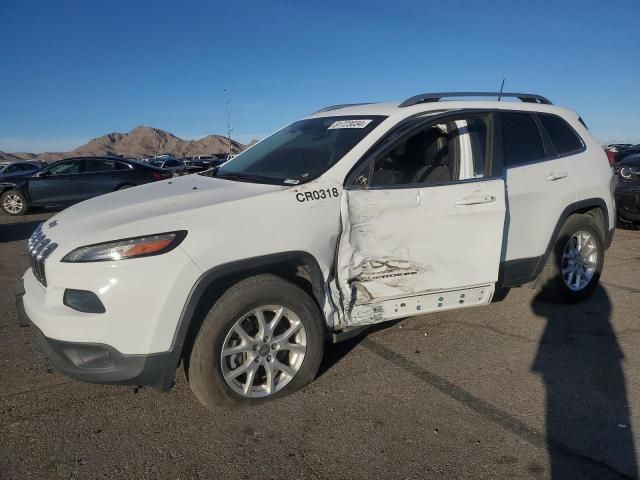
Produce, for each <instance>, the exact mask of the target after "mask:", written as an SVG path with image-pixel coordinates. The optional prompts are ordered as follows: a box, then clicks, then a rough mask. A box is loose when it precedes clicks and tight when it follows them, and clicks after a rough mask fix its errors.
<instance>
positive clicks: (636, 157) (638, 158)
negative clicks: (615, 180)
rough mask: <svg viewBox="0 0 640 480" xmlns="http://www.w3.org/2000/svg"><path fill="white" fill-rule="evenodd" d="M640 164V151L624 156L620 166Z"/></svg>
mask: <svg viewBox="0 0 640 480" xmlns="http://www.w3.org/2000/svg"><path fill="white" fill-rule="evenodd" d="M625 165H627V166H631V165H633V166H639V165H640V153H634V154H633V155H629V156H628V157H624V158H623V159H622V160H621V161H620V166H625Z"/></svg>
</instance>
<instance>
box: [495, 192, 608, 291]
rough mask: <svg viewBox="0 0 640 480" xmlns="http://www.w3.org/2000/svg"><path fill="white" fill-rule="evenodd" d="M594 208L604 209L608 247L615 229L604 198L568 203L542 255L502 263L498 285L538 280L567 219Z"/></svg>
mask: <svg viewBox="0 0 640 480" xmlns="http://www.w3.org/2000/svg"><path fill="white" fill-rule="evenodd" d="M593 208H600V209H601V210H602V214H603V216H604V227H605V231H604V232H603V234H604V243H605V248H606V249H608V248H609V246H610V245H611V241H612V239H613V232H614V229H609V210H608V208H607V203H606V202H605V201H604V199H602V198H587V199H584V200H579V201H577V202H574V203H571V204H569V205H567V207H566V208H565V209H564V210H563V211H562V213H561V214H560V217H559V218H558V221H557V222H556V226H555V228H554V229H553V232H552V233H551V236H550V237H549V243H548V244H547V248H546V250H545V251H544V253H543V254H542V255H540V256H539V257H532V258H522V259H515V260H509V261H506V262H504V263H502V264H501V265H500V271H499V274H498V286H499V287H504V288H511V287H517V286H520V285H524V284H527V283H530V282H533V281H534V280H536V279H537V278H538V276H539V275H540V274H541V273H542V270H543V269H544V266H545V265H546V264H547V260H548V259H549V255H551V252H552V251H553V246H554V245H555V243H556V241H557V239H558V236H559V235H560V230H561V229H562V227H563V225H564V223H565V222H566V221H567V218H569V217H570V216H571V215H573V214H575V213H577V212H580V211H584V210H589V209H593Z"/></svg>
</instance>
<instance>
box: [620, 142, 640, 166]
mask: <svg viewBox="0 0 640 480" xmlns="http://www.w3.org/2000/svg"><path fill="white" fill-rule="evenodd" d="M615 150H616V151H615V154H614V161H615V163H616V164H619V163H620V162H621V161H622V160H624V159H625V158H627V157H628V156H630V155H636V154H638V153H640V143H638V144H636V145H629V144H620V145H618V146H616V149H615Z"/></svg>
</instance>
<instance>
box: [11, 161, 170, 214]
mask: <svg viewBox="0 0 640 480" xmlns="http://www.w3.org/2000/svg"><path fill="white" fill-rule="evenodd" d="M171 176H172V173H171V172H170V171H169V170H164V169H161V168H157V167H153V166H150V165H144V164H141V163H139V162H134V161H131V160H123V159H120V158H110V157H82V158H69V159H66V160H60V161H59V162H55V163H52V164H51V165H49V166H47V167H45V168H43V169H41V170H38V171H35V173H34V174H33V175H31V176H13V177H4V178H0V206H1V207H2V209H3V210H4V211H5V212H6V213H8V214H9V215H24V214H25V213H27V212H28V211H29V209H30V208H31V207H64V206H68V205H71V204H73V203H77V202H81V201H82V200H86V199H88V198H91V197H95V196H98V195H102V194H104V193H108V192H113V191H114V190H121V189H124V188H128V187H134V186H136V185H142V184H143V183H149V182H153V181H156V180H164V179H167V178H171Z"/></svg>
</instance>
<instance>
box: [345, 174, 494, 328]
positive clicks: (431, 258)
mask: <svg viewBox="0 0 640 480" xmlns="http://www.w3.org/2000/svg"><path fill="white" fill-rule="evenodd" d="M469 198H472V199H473V198H488V199H490V201H487V202H483V203H479V204H474V203H473V202H469V201H463V202H461V201H460V200H461V199H462V200H465V199H469ZM341 218H342V235H341V238H340V242H339V248H338V258H337V269H336V271H337V280H338V285H339V289H340V297H341V300H342V306H343V310H344V314H345V317H346V323H347V324H351V325H354V324H365V323H375V322H378V321H382V320H387V319H391V318H399V316H398V315H396V314H398V312H404V313H403V314H402V315H400V316H407V315H410V314H419V313H422V312H424V311H431V310H435V309H442V308H454V307H456V308H459V307H463V306H469V305H471V304H472V303H473V302H471V301H467V302H464V301H463V303H459V302H458V301H455V302H454V301H453V300H454V298H453V297H451V298H449V297H447V299H448V303H447V305H446V307H445V306H444V303H446V302H445V301H444V300H441V301H438V298H440V297H442V295H439V294H438V293H439V292H440V293H442V292H447V291H454V290H455V291H460V292H462V294H463V297H462V298H469V299H470V298H475V299H476V300H475V302H476V303H478V302H479V303H487V302H488V301H490V299H491V295H492V293H493V284H494V283H495V281H496V280H497V277H498V264H499V259H500V251H501V245H502V231H503V223H504V183H503V182H502V180H487V181H483V182H474V183H461V184H453V185H443V186H436V187H430V188H406V189H388V190H345V191H344V192H343V195H342V199H341ZM467 290H468V292H467ZM465 292H466V293H465ZM432 295H435V296H433V297H432ZM467 295H469V296H468V297H467ZM414 297H415V298H414ZM407 298H414V300H415V299H416V298H419V299H420V301H417V300H416V301H414V302H413V303H412V306H413V308H414V310H411V311H409V310H407V309H406V308H405V307H406V305H407V302H404V304H405V307H403V308H400V307H398V310H396V307H395V306H394V305H395V304H394V303H393V301H395V300H399V299H407ZM443 299H444V297H443ZM458 300H459V299H458ZM388 301H392V303H388ZM401 303H402V302H400V303H398V305H400V304H401ZM438 304H441V305H440V306H438Z"/></svg>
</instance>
